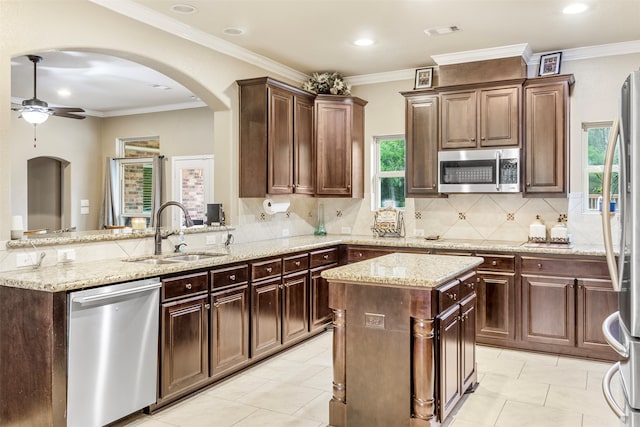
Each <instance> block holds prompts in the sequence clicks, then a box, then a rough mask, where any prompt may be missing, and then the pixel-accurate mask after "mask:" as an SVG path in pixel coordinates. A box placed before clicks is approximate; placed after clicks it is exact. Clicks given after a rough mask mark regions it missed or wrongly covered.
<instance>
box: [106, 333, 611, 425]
mask: <svg viewBox="0 0 640 427" xmlns="http://www.w3.org/2000/svg"><path fill="white" fill-rule="evenodd" d="M331 357H332V355H331V333H330V332H328V333H323V334H322V335H320V336H317V337H315V338H312V339H311V340H309V341H307V342H305V343H303V344H302V345H300V346H298V347H296V348H293V349H291V350H288V351H286V352H284V353H282V354H280V355H278V356H276V357H274V358H271V359H269V360H267V361H265V362H262V363H260V364H259V365H257V366H255V367H252V368H250V369H248V370H246V371H244V372H242V373H241V374H239V375H236V376H235V377H233V378H231V379H228V380H226V381H223V382H221V383H219V384H217V385H215V386H213V387H210V388H208V389H206V390H204V391H202V392H201V393H199V394H197V395H195V396H193V397H191V398H189V399H187V400H185V401H183V402H181V403H179V404H177V405H174V406H172V407H169V408H166V409H164V410H162V411H159V412H158V413H156V414H154V415H151V416H149V415H138V416H134V417H131V418H129V419H126V420H124V421H123V422H120V423H118V424H117V425H118V427H120V426H122V427H124V426H126V427H134V426H135V427H172V426H173V427H176V426H180V427H254V426H255V427H324V426H326V425H327V424H328V418H329V403H328V402H329V399H330V398H331V380H332V368H331V366H332V364H331ZM477 360H478V380H479V382H480V385H479V386H478V388H477V390H476V391H475V393H472V394H468V395H465V397H464V398H463V401H462V402H461V403H460V404H459V405H458V406H457V408H456V410H454V413H453V415H452V417H451V419H450V420H448V421H447V423H445V426H446V427H489V426H496V427H551V426H552V427H618V426H619V425H620V424H619V423H618V422H617V419H616V417H615V416H614V415H613V413H612V412H611V410H610V409H609V407H608V406H607V404H606V403H605V400H604V398H603V397H602V391H601V382H602V377H603V375H604V373H605V371H606V370H607V369H608V367H609V366H610V364H609V363H602V362H595V361H588V360H581V359H572V358H568V357H562V356H553V355H544V354H536V353H527V352H520V351H514V350H502V349H496V348H492V347H484V346H478V350H477ZM616 388H617V385H616ZM617 398H618V399H620V398H621V397H620V395H618V396H617Z"/></svg>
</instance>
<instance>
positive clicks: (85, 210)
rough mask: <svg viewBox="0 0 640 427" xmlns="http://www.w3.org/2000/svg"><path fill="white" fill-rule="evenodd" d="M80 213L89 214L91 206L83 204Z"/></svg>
mask: <svg viewBox="0 0 640 427" xmlns="http://www.w3.org/2000/svg"><path fill="white" fill-rule="evenodd" d="M80 215H89V207H88V206H82V207H81V208H80Z"/></svg>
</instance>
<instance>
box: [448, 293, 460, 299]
mask: <svg viewBox="0 0 640 427" xmlns="http://www.w3.org/2000/svg"><path fill="white" fill-rule="evenodd" d="M447 296H448V297H449V298H451V299H452V300H454V301H456V299H457V298H458V296H457V295H456V294H455V293H447Z"/></svg>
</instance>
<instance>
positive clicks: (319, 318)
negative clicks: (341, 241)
mask: <svg viewBox="0 0 640 427" xmlns="http://www.w3.org/2000/svg"><path fill="white" fill-rule="evenodd" d="M309 257H310V261H309V267H310V273H311V277H310V280H311V281H310V284H311V295H310V321H309V329H310V330H311V331H318V330H321V329H324V328H326V327H327V325H328V324H330V323H331V321H332V319H333V311H332V310H331V308H329V283H328V282H327V281H326V280H325V279H324V278H322V276H321V274H322V272H323V271H324V270H327V269H329V268H333V267H336V266H337V265H338V248H337V247H333V248H329V249H321V250H317V251H312V252H311V253H310V254H309Z"/></svg>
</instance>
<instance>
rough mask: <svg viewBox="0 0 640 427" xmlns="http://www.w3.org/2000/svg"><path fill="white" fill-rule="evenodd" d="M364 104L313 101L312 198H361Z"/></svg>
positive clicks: (341, 99)
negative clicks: (314, 177) (314, 184)
mask: <svg viewBox="0 0 640 427" xmlns="http://www.w3.org/2000/svg"><path fill="white" fill-rule="evenodd" d="M366 104H367V101H364V100H362V99H360V98H356V97H350V96H337V95H318V96H317V97H316V102H315V109H316V111H315V126H316V144H317V147H316V156H317V157H316V167H317V170H316V195H318V196H329V197H340V196H348V197H353V198H362V197H364V106H365V105H366Z"/></svg>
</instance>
